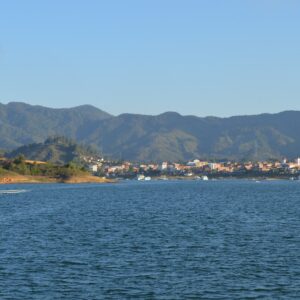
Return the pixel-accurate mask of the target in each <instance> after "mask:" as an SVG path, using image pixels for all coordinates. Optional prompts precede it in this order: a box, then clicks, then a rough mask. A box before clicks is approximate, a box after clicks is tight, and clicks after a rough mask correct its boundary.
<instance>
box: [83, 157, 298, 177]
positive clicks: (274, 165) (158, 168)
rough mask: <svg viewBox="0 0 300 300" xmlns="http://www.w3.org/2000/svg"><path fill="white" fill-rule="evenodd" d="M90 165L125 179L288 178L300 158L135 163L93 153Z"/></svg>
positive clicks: (96, 170) (97, 171)
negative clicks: (110, 159) (95, 156)
mask: <svg viewBox="0 0 300 300" xmlns="http://www.w3.org/2000/svg"><path fill="white" fill-rule="evenodd" d="M83 159H84V160H85V161H86V163H87V166H88V169H89V170H90V171H91V172H92V173H93V174H95V175H98V176H105V177H106V178H124V179H139V180H147V179H148V180H150V179H154V178H156V179H167V178H181V179H182V178H183V179H184V178H185V179H205V180H206V179H209V178H230V177H234V178H248V177H252V178H255V177H258V178H264V177H265V178H288V179H299V176H300V158H297V159H295V160H287V159H286V158H284V159H282V161H279V160H270V161H257V162H253V161H243V162H237V161H226V162H215V161H204V160H199V159H195V160H191V161H187V162H184V163H183V162H181V163H179V162H178V163H177V162H176V163H174V162H162V163H134V162H130V161H109V160H105V159H103V158H102V159H99V158H97V159H95V158H93V157H85V158H83Z"/></svg>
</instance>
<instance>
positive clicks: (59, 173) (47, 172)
mask: <svg viewBox="0 0 300 300" xmlns="http://www.w3.org/2000/svg"><path fill="white" fill-rule="evenodd" d="M1 169H2V173H3V172H4V171H12V172H15V173H18V174H21V175H32V176H47V177H53V178H61V179H66V178H69V177H72V176H79V175H85V174H87V171H86V170H85V169H84V168H83V167H80V166H78V165H77V164H75V163H73V162H70V163H68V164H66V165H64V166H57V165H53V164H50V163H46V164H38V163H28V162H26V159H25V157H24V156H23V155H19V156H18V157H16V158H14V159H12V160H4V161H2V162H1V168H0V174H1Z"/></svg>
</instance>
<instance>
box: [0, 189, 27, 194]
mask: <svg viewBox="0 0 300 300" xmlns="http://www.w3.org/2000/svg"><path fill="white" fill-rule="evenodd" d="M25 192H26V190H0V194H20V193H25Z"/></svg>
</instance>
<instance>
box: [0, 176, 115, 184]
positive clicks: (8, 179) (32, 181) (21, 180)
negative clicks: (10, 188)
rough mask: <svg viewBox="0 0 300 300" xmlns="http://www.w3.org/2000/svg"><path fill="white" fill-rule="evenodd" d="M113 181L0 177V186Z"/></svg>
mask: <svg viewBox="0 0 300 300" xmlns="http://www.w3.org/2000/svg"><path fill="white" fill-rule="evenodd" d="M114 182H115V180H112V179H106V178H101V177H96V176H92V175H86V176H72V177H69V178H66V179H62V178H51V177H43V176H30V175H28V176H27V175H18V174H16V175H12V176H1V177H0V185H9V184H26V183H30V184H41V183H62V184H64V183H66V184H76V183H114Z"/></svg>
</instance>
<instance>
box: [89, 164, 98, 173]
mask: <svg viewBox="0 0 300 300" xmlns="http://www.w3.org/2000/svg"><path fill="white" fill-rule="evenodd" d="M89 170H90V171H91V172H94V173H96V172H97V171H98V165H89Z"/></svg>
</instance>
